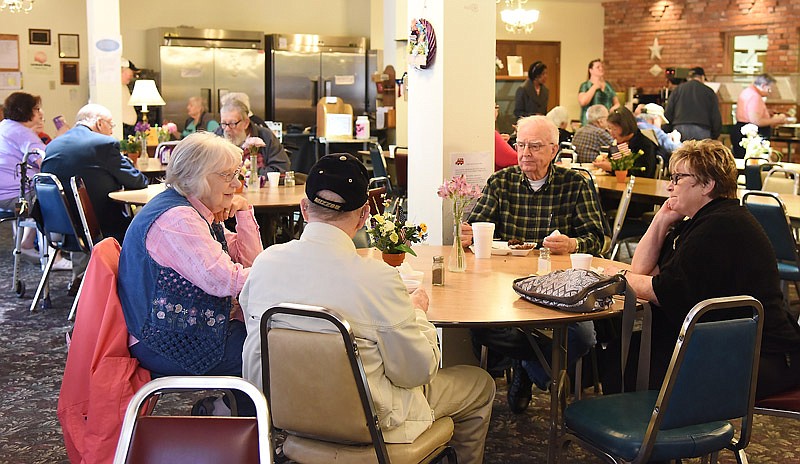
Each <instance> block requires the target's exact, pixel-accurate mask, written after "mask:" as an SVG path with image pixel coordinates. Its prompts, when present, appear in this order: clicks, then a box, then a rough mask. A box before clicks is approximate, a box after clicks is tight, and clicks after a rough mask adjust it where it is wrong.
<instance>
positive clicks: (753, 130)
mask: <svg viewBox="0 0 800 464" xmlns="http://www.w3.org/2000/svg"><path fill="white" fill-rule="evenodd" d="M742 135H745V136H747V137H757V136H758V126H756V125H755V124H745V125H744V126H742Z"/></svg>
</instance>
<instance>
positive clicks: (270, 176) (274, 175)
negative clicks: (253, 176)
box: [267, 172, 281, 188]
mask: <svg viewBox="0 0 800 464" xmlns="http://www.w3.org/2000/svg"><path fill="white" fill-rule="evenodd" d="M267 180H269V188H273V187H277V186H278V184H279V183H280V181H281V173H280V172H268V173H267Z"/></svg>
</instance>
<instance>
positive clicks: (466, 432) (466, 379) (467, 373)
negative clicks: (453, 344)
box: [425, 366, 495, 464]
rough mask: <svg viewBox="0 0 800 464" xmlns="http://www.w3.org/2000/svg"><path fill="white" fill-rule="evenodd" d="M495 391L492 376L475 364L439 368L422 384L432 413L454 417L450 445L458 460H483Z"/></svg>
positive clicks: (467, 462)
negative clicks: (427, 382) (429, 380)
mask: <svg viewBox="0 0 800 464" xmlns="http://www.w3.org/2000/svg"><path fill="white" fill-rule="evenodd" d="M494 393H495V384H494V379H493V378H492V377H491V376H490V375H489V374H488V373H487V372H486V371H484V370H483V369H480V368H478V367H475V366H453V367H448V368H446V369H440V370H439V372H438V373H437V374H436V377H435V378H434V379H433V381H432V382H431V383H430V384H428V385H427V386H426V387H425V397H426V398H427V399H428V404H430V406H431V408H432V409H433V412H434V417H436V418H440V417H445V416H450V417H452V418H453V422H454V423H455V430H454V431H453V438H452V440H450V445H451V446H452V447H453V448H455V450H456V453H457V454H458V462H460V463H465V464H479V463H482V462H483V448H484V444H485V442H486V433H487V432H488V431H489V421H490V420H491V418H492V402H493V401H494Z"/></svg>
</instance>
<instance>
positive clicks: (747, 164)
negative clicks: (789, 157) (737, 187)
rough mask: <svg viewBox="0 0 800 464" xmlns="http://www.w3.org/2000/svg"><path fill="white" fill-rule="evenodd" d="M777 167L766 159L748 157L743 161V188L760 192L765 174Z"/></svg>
mask: <svg viewBox="0 0 800 464" xmlns="http://www.w3.org/2000/svg"><path fill="white" fill-rule="evenodd" d="M776 166H779V165H778V164H776V163H770V162H769V160H768V159H767V158H760V157H749V158H745V159H744V187H745V188H746V189H747V190H761V186H762V185H763V183H764V177H765V176H766V172H767V171H769V170H770V169H772V168H773V167H776Z"/></svg>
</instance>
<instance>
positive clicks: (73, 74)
mask: <svg viewBox="0 0 800 464" xmlns="http://www.w3.org/2000/svg"><path fill="white" fill-rule="evenodd" d="M80 83H81V82H80V73H79V72H78V62H77V61H62V62H61V85H79V84H80Z"/></svg>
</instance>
